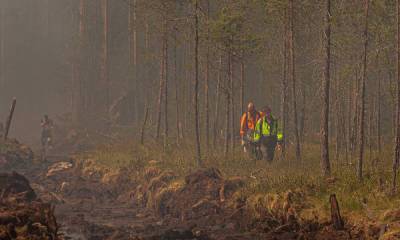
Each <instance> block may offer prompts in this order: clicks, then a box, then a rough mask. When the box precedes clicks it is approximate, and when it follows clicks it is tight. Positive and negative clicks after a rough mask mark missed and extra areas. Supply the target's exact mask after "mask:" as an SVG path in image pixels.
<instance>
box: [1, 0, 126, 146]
mask: <svg viewBox="0 0 400 240" xmlns="http://www.w3.org/2000/svg"><path fill="white" fill-rule="evenodd" d="M78 3H79V2H78V1H75V0H0V8H1V18H0V23H1V25H0V26H1V31H0V35H2V36H0V39H1V46H2V47H1V50H0V51H1V52H0V55H1V61H2V64H1V66H2V67H1V68H0V121H1V122H5V119H6V117H7V114H8V111H9V105H10V104H11V100H12V98H13V97H16V98H17V108H16V111H15V116H14V122H13V126H12V129H11V132H10V136H11V137H17V138H19V139H21V140H23V141H27V142H29V143H34V142H37V141H38V138H39V135H40V119H41V117H42V116H43V115H44V114H48V115H49V116H51V117H53V118H55V116H56V115H59V114H63V113H67V112H70V107H71V103H70V96H69V95H70V88H71V81H72V77H73V75H72V72H73V70H72V59H73V52H74V44H76V38H77V33H78V24H79V22H78V16H79V8H78V6H79V4H78ZM124 8H126V2H124V1H113V4H112V6H111V10H112V11H111V16H110V25H111V24H113V25H115V26H116V27H113V28H112V29H113V31H114V32H115V34H110V36H111V37H110V45H111V46H110V51H111V50H112V51H115V52H113V53H112V55H113V56H122V58H121V59H120V58H118V57H114V58H111V60H110V61H112V62H113V63H114V62H115V64H110V78H111V77H113V76H115V77H116V78H119V79H122V77H121V75H120V74H121V73H122V74H125V72H124V70H121V66H123V65H124V61H125V65H126V62H127V60H126V59H124V51H123V47H121V46H122V44H120V43H119V41H121V40H125V42H127V36H126V35H127V33H126V32H127V30H126V31H125V32H124V31H122V32H121V31H120V29H125V28H126V26H124V24H125V25H126V24H127V23H124V22H123V20H124V12H125V11H124V10H123V9H124ZM121 9H122V11H121ZM113 10H114V11H113ZM113 12H115V13H118V16H116V17H114V16H113ZM121 12H122V14H121ZM121 16H122V17H121ZM120 25H121V27H118V26H120ZM114 44H115V46H116V47H113V46H114ZM125 55H126V54H125ZM113 66H115V69H116V70H115V71H112V69H113Z"/></svg>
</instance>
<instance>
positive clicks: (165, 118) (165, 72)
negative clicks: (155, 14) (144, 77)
mask: <svg viewBox="0 0 400 240" xmlns="http://www.w3.org/2000/svg"><path fill="white" fill-rule="evenodd" d="M165 14H167V13H165ZM164 21H165V22H164V43H163V46H164V47H163V51H164V53H163V56H164V150H165V149H166V148H167V145H168V19H167V16H165V20H164Z"/></svg>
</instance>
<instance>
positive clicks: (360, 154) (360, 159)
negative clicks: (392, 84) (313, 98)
mask: <svg viewBox="0 0 400 240" xmlns="http://www.w3.org/2000/svg"><path fill="white" fill-rule="evenodd" d="M368 14H369V0H365V29H364V58H363V66H364V67H363V75H362V81H361V109H360V131H359V132H360V134H359V144H360V148H359V149H358V151H359V152H358V169H357V176H358V179H359V180H360V181H361V180H362V178H363V163H364V144H365V136H364V130H365V82H366V78H367V50H368Z"/></svg>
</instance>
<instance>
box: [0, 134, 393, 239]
mask: <svg viewBox="0 0 400 240" xmlns="http://www.w3.org/2000/svg"><path fill="white" fill-rule="evenodd" d="M12 146H14V145H12ZM65 146H68V145H64V147H63V148H58V149H57V148H56V149H55V150H54V151H53V152H52V153H51V154H50V156H49V157H48V158H47V161H41V160H39V159H38V158H37V157H34V156H33V155H31V153H30V152H29V151H28V150H27V147H25V146H23V147H18V148H15V147H13V148H10V147H9V148H10V149H11V150H10V151H8V152H7V151H6V153H5V151H4V149H3V150H2V157H1V158H0V160H3V162H6V161H11V160H9V159H13V161H21V159H29V160H26V161H31V162H30V163H28V164H22V165H21V166H18V167H17V169H13V170H17V171H18V172H19V173H20V174H22V175H24V176H26V177H27V178H28V179H29V181H30V185H31V187H32V188H33V190H34V191H35V193H36V195H37V196H38V198H40V199H41V201H43V202H46V203H51V204H52V205H54V206H55V216H56V218H57V221H58V224H59V226H60V231H59V232H60V233H62V235H63V237H62V238H64V239H82V240H86V239H90V240H92V239H93V240H94V239H144V240H151V239H171V240H172V239H218V240H219V239H221V240H222V239H227V240H228V239H400V208H399V207H398V206H399V203H400V197H399V196H398V195H391V194H389V189H390V184H389V183H390V171H389V168H386V167H385V166H386V165H387V164H386V162H385V161H384V159H385V156H381V159H382V160H376V159H374V158H371V161H369V163H370V164H367V167H366V171H365V177H364V181H363V183H360V182H359V181H358V180H357V179H356V177H355V176H354V172H355V170H354V166H353V165H352V164H351V163H349V162H346V163H345V162H344V161H343V162H341V161H337V162H334V163H333V169H334V173H333V176H335V177H331V178H328V179H325V178H323V177H321V176H320V174H319V173H318V169H319V167H318V166H319V165H318V159H317V158H316V157H315V156H314V154H311V153H315V152H316V151H317V149H316V148H317V146H307V147H306V148H305V151H304V152H305V155H304V159H303V161H302V162H301V163H298V162H296V161H294V160H290V159H292V156H290V155H289V156H288V160H285V161H283V160H280V156H277V159H276V161H274V162H273V163H270V164H269V163H266V162H263V161H257V162H255V161H252V160H249V159H246V158H245V157H244V156H243V155H242V154H240V153H239V151H238V152H237V154H235V155H232V156H231V157H229V158H224V157H222V156H221V155H220V154H217V153H209V154H208V155H207V156H206V157H204V159H205V161H204V166H206V167H205V168H201V169H199V168H197V167H196V166H195V164H194V161H193V159H192V158H191V157H187V156H193V155H192V153H191V152H190V151H189V150H184V149H191V148H190V146H184V145H181V149H180V150H172V149H176V148H173V147H171V148H170V149H168V150H167V151H163V150H162V147H155V146H158V145H156V144H149V145H145V146H141V145H140V144H136V143H126V142H119V141H118V142H114V143H112V144H111V143H109V144H101V145H98V146H91V147H90V148H87V147H86V148H85V149H86V150H82V148H79V147H74V148H68V147H65ZM210 152H211V151H210ZM36 156H38V155H37V154H36ZM386 157H387V158H388V159H387V160H389V158H390V156H389V155H388V156H386ZM367 159H368V157H367ZM0 162H1V161H0ZM372 166H374V167H372ZM389 166H390V165H389ZM331 194H336V196H337V198H338V201H339V205H340V208H341V212H342V216H343V219H344V223H345V224H344V228H343V229H342V230H335V229H334V227H333V226H332V223H331V219H330V205H329V196H330V195H331ZM1 224H3V223H0V225H1ZM27 239H28V238H27Z"/></svg>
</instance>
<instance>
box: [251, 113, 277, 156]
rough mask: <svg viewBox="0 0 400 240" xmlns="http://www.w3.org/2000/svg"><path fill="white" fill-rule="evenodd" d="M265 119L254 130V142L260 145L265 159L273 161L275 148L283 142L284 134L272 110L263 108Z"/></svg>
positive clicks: (258, 122)
mask: <svg viewBox="0 0 400 240" xmlns="http://www.w3.org/2000/svg"><path fill="white" fill-rule="evenodd" d="M262 112H263V117H262V118H260V119H259V120H258V121H257V124H256V127H255V130H254V140H255V141H257V142H258V143H259V146H260V150H261V152H262V155H263V158H264V159H265V160H268V161H272V160H273V159H274V155H275V148H276V146H277V145H280V144H281V142H282V140H283V134H282V131H281V129H280V126H279V123H278V120H277V119H276V118H275V117H274V116H273V115H272V113H271V108H269V107H268V106H266V107H264V108H263V111H262Z"/></svg>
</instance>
